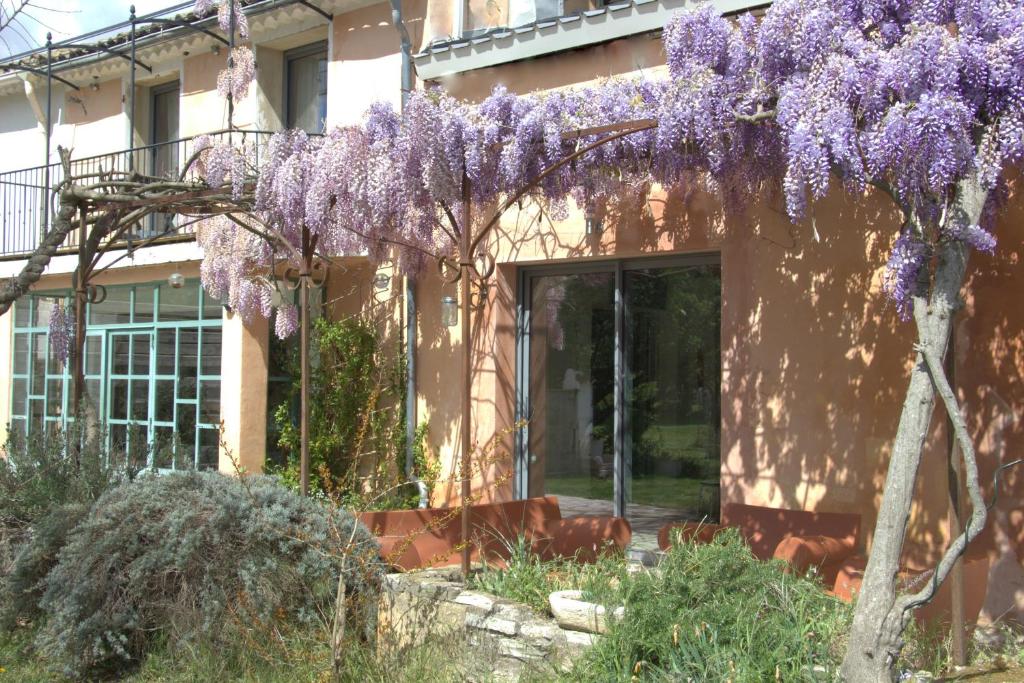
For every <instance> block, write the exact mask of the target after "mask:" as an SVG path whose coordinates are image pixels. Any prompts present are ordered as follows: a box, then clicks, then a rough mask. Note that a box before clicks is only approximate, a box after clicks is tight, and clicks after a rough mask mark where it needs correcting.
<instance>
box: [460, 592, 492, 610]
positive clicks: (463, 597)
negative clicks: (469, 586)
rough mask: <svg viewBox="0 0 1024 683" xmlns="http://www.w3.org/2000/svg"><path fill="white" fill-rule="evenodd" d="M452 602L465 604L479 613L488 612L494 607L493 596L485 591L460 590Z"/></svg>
mask: <svg viewBox="0 0 1024 683" xmlns="http://www.w3.org/2000/svg"><path fill="white" fill-rule="evenodd" d="M454 602H455V603H456V604H459V605H466V606H467V607H469V608H471V609H472V610H473V611H476V612H477V613H480V614H490V613H491V611H492V610H493V609H494V602H495V600H494V597H492V596H490V595H487V594H486V593H477V592H476V591H462V593H460V594H459V595H458V596H456V598H455V600H454Z"/></svg>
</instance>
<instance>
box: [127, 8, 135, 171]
mask: <svg viewBox="0 0 1024 683" xmlns="http://www.w3.org/2000/svg"><path fill="white" fill-rule="evenodd" d="M129 12H130V13H129V15H128V20H129V21H130V22H131V24H132V27H131V36H132V48H131V67H130V68H131V76H130V78H129V81H130V84H129V86H128V102H129V104H128V171H129V173H130V172H133V171H135V5H132V6H131V8H130V9H129Z"/></svg>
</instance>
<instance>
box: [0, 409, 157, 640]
mask: <svg viewBox="0 0 1024 683" xmlns="http://www.w3.org/2000/svg"><path fill="white" fill-rule="evenodd" d="M85 422H86V421H85V420H83V421H82V423H85ZM75 424H76V423H72V424H71V425H70V426H69V428H68V430H67V431H64V430H60V429H58V430H54V431H51V432H48V433H46V434H44V435H41V436H34V437H32V438H31V439H27V440H26V439H25V438H22V437H19V436H17V435H12V437H11V438H10V439H9V440H8V442H7V444H6V445H5V446H4V449H3V453H2V454H0V626H3V625H8V626H9V625H10V620H11V619H13V618H16V617H19V616H29V615H31V614H32V613H33V612H34V611H35V603H36V602H37V600H38V583H39V581H40V580H42V578H43V577H44V576H46V573H47V572H48V571H49V570H50V568H51V567H52V566H53V564H54V563H55V562H56V557H57V552H58V551H59V550H60V546H61V545H62V544H63V539H64V537H65V536H66V534H67V532H68V531H69V530H70V529H71V528H72V527H73V526H74V525H75V524H76V523H77V522H78V520H79V519H80V518H81V516H82V515H83V514H84V509H85V508H86V507H87V506H88V505H90V504H91V503H92V502H93V501H95V500H96V499H97V498H98V497H99V496H100V495H101V494H102V493H103V492H104V491H106V490H107V489H109V488H111V487H113V486H116V485H118V484H119V483H121V482H123V481H126V480H130V479H132V478H134V477H135V476H136V474H137V473H138V472H139V468H140V465H139V464H137V463H134V462H132V461H130V460H128V459H127V458H126V457H125V456H124V455H123V454H117V453H107V452H106V450H105V449H104V447H103V444H104V438H103V434H102V430H101V429H100V428H98V427H96V426H93V427H91V428H90V429H88V430H86V431H85V433H84V434H83V433H82V431H81V430H79V429H78V428H77V427H76V426H75ZM90 424H91V423H90ZM142 463H143V464H144V463H145V460H144V456H143V461H142Z"/></svg>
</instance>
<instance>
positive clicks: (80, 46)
mask: <svg viewBox="0 0 1024 683" xmlns="http://www.w3.org/2000/svg"><path fill="white" fill-rule="evenodd" d="M65 47H70V48H77V49H79V50H99V51H100V52H104V53H106V54H108V55H113V56H115V57H120V58H121V59H123V60H125V61H126V62H131V61H132V58H131V57H130V56H128V55H126V54H125V53H123V52H118V51H117V50H112V49H110V48H109V47H106V46H104V45H88V44H85V43H70V44H68V45H61V48H65ZM135 64H136V65H137V66H141V67H142V68H143V69H145V70H146V71H148V72H149V73H153V67H151V66H149V65H147V64H146V63H145V62H142V61H140V60H138V59H136V60H135ZM54 78H56V76H54Z"/></svg>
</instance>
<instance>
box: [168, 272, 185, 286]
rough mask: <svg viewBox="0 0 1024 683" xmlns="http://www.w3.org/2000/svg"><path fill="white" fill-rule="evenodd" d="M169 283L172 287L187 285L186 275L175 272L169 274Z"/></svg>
mask: <svg viewBox="0 0 1024 683" xmlns="http://www.w3.org/2000/svg"><path fill="white" fill-rule="evenodd" d="M167 284H168V285H169V286H170V288H171V289H181V288H182V287H184V286H185V276H184V275H182V274H181V273H178V272H174V273H171V274H170V275H168V276H167Z"/></svg>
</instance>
